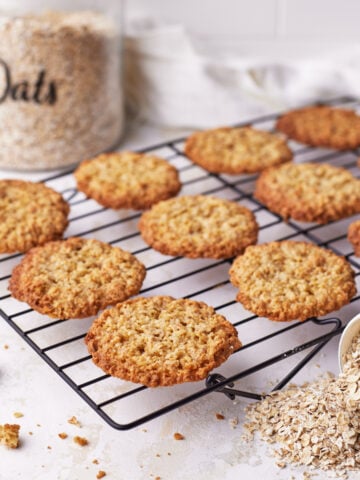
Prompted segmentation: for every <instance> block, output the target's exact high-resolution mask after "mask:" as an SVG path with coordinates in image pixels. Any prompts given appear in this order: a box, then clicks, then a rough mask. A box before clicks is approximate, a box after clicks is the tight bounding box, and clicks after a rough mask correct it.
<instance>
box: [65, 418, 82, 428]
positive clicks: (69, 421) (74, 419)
mask: <svg viewBox="0 0 360 480" xmlns="http://www.w3.org/2000/svg"><path fill="white" fill-rule="evenodd" d="M68 423H71V425H76V426H77V427H81V424H80V422H79V420H78V419H77V418H76V417H75V416H72V417H71V418H69V420H68Z"/></svg>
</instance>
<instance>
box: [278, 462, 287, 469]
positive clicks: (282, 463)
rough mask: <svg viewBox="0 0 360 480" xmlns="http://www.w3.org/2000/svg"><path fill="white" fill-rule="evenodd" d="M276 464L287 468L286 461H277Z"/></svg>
mask: <svg viewBox="0 0 360 480" xmlns="http://www.w3.org/2000/svg"><path fill="white" fill-rule="evenodd" d="M276 466H277V467H279V468H285V467H286V463H285V462H276Z"/></svg>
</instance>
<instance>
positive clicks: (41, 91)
mask: <svg viewBox="0 0 360 480" xmlns="http://www.w3.org/2000/svg"><path fill="white" fill-rule="evenodd" d="M0 71H2V74H3V76H4V86H3V88H0V103H3V102H4V101H5V100H6V99H7V98H11V99H12V100H15V101H17V100H23V101H25V102H35V103H38V104H39V105H43V104H46V103H47V104H48V105H54V103H56V100H57V89H56V84H55V82H54V81H50V82H47V81H46V71H45V70H40V72H39V74H38V76H37V79H36V81H35V82H34V83H30V82H29V81H28V80H24V81H22V82H18V83H15V82H13V80H12V78H11V71H10V68H9V66H8V65H7V63H6V62H4V60H2V59H1V58H0Z"/></svg>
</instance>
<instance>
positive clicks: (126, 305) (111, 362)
mask: <svg viewBox="0 0 360 480" xmlns="http://www.w3.org/2000/svg"><path fill="white" fill-rule="evenodd" d="M85 342H86V344H87V347H88V349H89V352H90V354H91V355H92V358H93V361H94V363H95V364H96V365H98V366H99V367H100V368H102V369H103V370H104V371H105V372H106V373H108V374H110V375H113V376H115V377H120V378H122V379H123V380H128V381H131V382H135V383H141V384H143V385H146V386H148V387H158V386H169V385H174V384H178V383H183V382H194V381H197V380H202V379H204V378H206V376H207V375H208V373H209V372H210V371H211V370H213V369H214V368H216V367H218V366H219V365H220V364H222V363H223V362H225V360H226V359H227V358H228V357H229V356H230V355H231V353H232V352H234V351H235V350H237V349H238V348H240V347H241V342H240V341H239V339H238V336H237V331H236V329H235V328H234V327H233V325H232V324H231V323H230V322H228V321H227V320H226V319H225V317H223V316H222V315H219V314H217V313H216V312H215V310H214V309H213V308H212V307H210V306H208V305H206V304H205V303H203V302H196V301H194V300H186V299H175V298H172V297H167V296H157V297H150V298H142V297H138V298H135V299H131V300H128V301H126V302H122V303H119V304H118V305H116V307H114V308H110V309H108V310H106V311H104V312H103V313H102V314H101V315H100V317H99V318H97V319H96V320H95V321H94V323H93V324H92V326H91V327H90V330H89V331H88V333H87V335H86V337H85Z"/></svg>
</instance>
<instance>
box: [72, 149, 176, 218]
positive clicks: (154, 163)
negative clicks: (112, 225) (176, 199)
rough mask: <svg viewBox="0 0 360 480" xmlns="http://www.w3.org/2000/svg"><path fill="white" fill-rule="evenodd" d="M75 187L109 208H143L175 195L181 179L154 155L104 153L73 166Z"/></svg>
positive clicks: (164, 161)
mask: <svg viewBox="0 0 360 480" xmlns="http://www.w3.org/2000/svg"><path fill="white" fill-rule="evenodd" d="M74 175H75V178H76V181H77V186H78V189H79V190H81V191H82V192H84V193H85V194H86V195H87V196H88V197H90V198H93V199H94V200H96V201H97V202H98V203H100V204H101V205H103V206H104V207H108V208H114V209H117V208H132V209H134V210H144V209H146V208H149V207H151V206H152V205H153V204H154V203H157V202H159V201H160V200H165V199H167V198H170V197H173V196H175V195H176V194H177V193H178V192H179V190H180V188H181V183H180V181H179V176H178V173H177V170H176V168H175V167H173V166H172V165H170V164H169V163H168V162H167V161H166V160H164V159H162V158H159V157H156V156H154V155H144V154H142V153H132V152H122V153H103V154H101V155H99V156H97V157H96V158H94V159H91V160H84V161H83V162H82V163H81V164H80V165H79V167H78V168H77V169H76V170H75V173H74Z"/></svg>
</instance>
